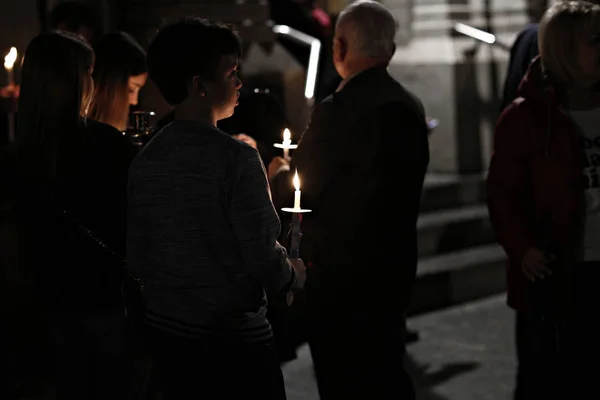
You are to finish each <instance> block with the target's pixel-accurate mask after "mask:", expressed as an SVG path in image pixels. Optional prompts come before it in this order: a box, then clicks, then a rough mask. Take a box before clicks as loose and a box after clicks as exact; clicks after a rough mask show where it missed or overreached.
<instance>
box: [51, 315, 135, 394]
mask: <svg viewBox="0 0 600 400" xmlns="http://www.w3.org/2000/svg"><path fill="white" fill-rule="evenodd" d="M54 322H55V323H54V326H53V329H52V333H53V338H54V344H55V351H56V368H55V373H56V390H57V396H56V397H57V399H60V400H69V399H73V400H75V399H77V400H91V399H98V400H100V399H103V400H104V399H117V400H118V399H128V398H129V395H130V389H131V380H130V379H131V372H132V366H133V364H132V358H131V356H130V354H129V353H128V352H127V348H126V347H127V344H126V338H127V325H126V320H125V315H124V314H123V312H122V311H120V310H119V311H117V312H114V313H107V314H102V315H94V316H87V317H80V318H78V317H75V316H71V317H61V318H57V319H55V321H54Z"/></svg>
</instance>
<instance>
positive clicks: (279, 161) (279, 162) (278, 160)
mask: <svg viewBox="0 0 600 400" xmlns="http://www.w3.org/2000/svg"><path fill="white" fill-rule="evenodd" d="M286 168H287V170H289V168H290V163H289V162H288V161H286V160H285V159H284V158H283V157H279V156H277V157H273V159H272V160H271V162H270V163H269V167H268V168H267V176H268V177H269V180H272V179H273V178H274V177H275V175H277V174H278V173H279V172H280V171H281V170H282V169H286Z"/></svg>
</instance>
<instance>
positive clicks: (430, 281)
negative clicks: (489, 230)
mask: <svg viewBox="0 0 600 400" xmlns="http://www.w3.org/2000/svg"><path fill="white" fill-rule="evenodd" d="M505 269H506V256H505V254H504V251H503V250H502V248H501V247H500V246H498V245H496V244H490V245H485V246H478V247H472V248H468V249H465V250H461V251H456V252H452V253H447V254H442V255H437V256H432V257H426V258H422V259H420V260H419V266H418V270H417V280H416V283H415V288H414V291H413V296H412V302H411V307H410V310H409V315H415V314H421V313H425V312H429V311H433V310H439V309H442V308H446V307H450V306H453V305H457V304H461V303H464V302H467V301H471V300H474V299H479V298H482V297H486V296H489V295H492V294H496V293H501V292H503V291H504V290H505V289H506V285H505V282H506V279H505Z"/></svg>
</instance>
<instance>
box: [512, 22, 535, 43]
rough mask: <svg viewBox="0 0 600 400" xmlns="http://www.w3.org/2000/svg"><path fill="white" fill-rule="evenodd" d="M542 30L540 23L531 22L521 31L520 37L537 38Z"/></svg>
mask: <svg viewBox="0 0 600 400" xmlns="http://www.w3.org/2000/svg"><path fill="white" fill-rule="evenodd" d="M539 30H540V25H539V24H529V25H527V26H526V27H525V28H523V30H522V31H521V32H519V35H518V36H517V37H518V38H521V39H523V38H535V39H536V40H537V36H538V32H539Z"/></svg>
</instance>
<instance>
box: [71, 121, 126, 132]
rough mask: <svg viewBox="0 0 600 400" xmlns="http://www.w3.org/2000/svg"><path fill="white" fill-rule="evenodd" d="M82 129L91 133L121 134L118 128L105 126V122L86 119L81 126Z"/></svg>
mask: <svg viewBox="0 0 600 400" xmlns="http://www.w3.org/2000/svg"><path fill="white" fill-rule="evenodd" d="M81 126H82V128H83V129H84V130H86V131H88V132H91V133H101V134H102V133H109V134H113V135H115V134H121V135H122V133H121V132H119V130H118V129H117V128H115V127H114V126H112V125H108V124H105V123H104V122H100V121H96V120H93V119H86V120H85V121H84V122H83V124H82V125H81Z"/></svg>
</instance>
